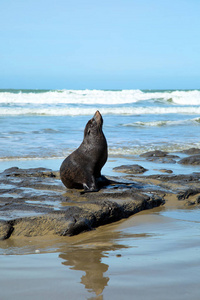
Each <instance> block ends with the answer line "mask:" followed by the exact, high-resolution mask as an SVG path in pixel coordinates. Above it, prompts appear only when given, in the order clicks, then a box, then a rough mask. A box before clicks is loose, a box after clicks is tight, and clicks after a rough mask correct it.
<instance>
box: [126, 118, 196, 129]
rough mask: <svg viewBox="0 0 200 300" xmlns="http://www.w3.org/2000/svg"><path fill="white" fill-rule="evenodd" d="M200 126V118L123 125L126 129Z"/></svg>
mask: <svg viewBox="0 0 200 300" xmlns="http://www.w3.org/2000/svg"><path fill="white" fill-rule="evenodd" d="M187 124H188V125H191V124H194V125H200V118H193V119H186V120H178V121H152V122H141V121H138V122H134V123H128V124H122V126H125V127H149V126H150V127H155V126H158V127H160V126H178V125H181V126H182V125H187Z"/></svg>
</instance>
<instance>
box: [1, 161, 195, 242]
mask: <svg viewBox="0 0 200 300" xmlns="http://www.w3.org/2000/svg"><path fill="white" fill-rule="evenodd" d="M136 167H137V168H136V169H137V171H138V169H139V170H141V168H139V167H138V165H137V166H136ZM129 168H130V170H131V171H132V170H133V167H131V166H129ZM129 168H128V167H124V166H122V168H121V171H122V172H125V174H123V175H122V176H120V177H114V178H109V179H111V180H112V184H110V185H108V186H106V187H104V188H102V189H101V190H100V191H99V192H96V193H81V191H79V190H67V189H66V188H65V187H64V186H63V185H62V183H61V181H60V178H59V173H58V172H54V171H52V170H49V169H44V168H36V169H19V168H17V167H16V168H10V169H7V170H5V171H4V172H2V173H0V239H8V238H10V237H11V236H15V237H16V236H27V237H30V236H44V235H47V234H57V235H60V236H65V235H68V236H70V235H76V234H78V233H80V232H83V231H88V230H92V229H94V228H96V227H98V226H100V225H104V224H108V223H111V222H115V221H118V220H120V219H122V218H127V217H129V216H131V215H133V214H135V213H137V212H139V211H142V210H145V209H150V208H153V207H158V206H160V205H164V204H165V202H167V201H168V199H169V198H170V197H171V195H173V196H175V198H176V199H177V201H179V202H181V203H182V205H187V206H188V205H189V206H191V205H198V204H199V203H200V185H199V182H200V173H193V174H190V175H173V174H159V175H151V176H144V175H138V174H137V173H138V172H135V173H136V174H134V173H133V174H132V173H131V171H130V170H128V169H129ZM134 168H135V165H134ZM142 170H143V169H142Z"/></svg>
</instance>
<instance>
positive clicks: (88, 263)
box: [0, 207, 200, 300]
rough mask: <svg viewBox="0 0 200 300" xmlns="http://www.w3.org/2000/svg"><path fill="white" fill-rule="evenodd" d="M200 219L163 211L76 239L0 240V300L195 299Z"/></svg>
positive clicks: (199, 265) (199, 213) (188, 212)
mask: <svg viewBox="0 0 200 300" xmlns="http://www.w3.org/2000/svg"><path fill="white" fill-rule="evenodd" d="M180 215H181V217H180ZM199 217H200V210H198V209H197V210H196V209H195V210H183V209H181V210H178V211H177V210H173V209H170V208H167V209H166V208H164V207H161V208H155V209H153V210H150V211H146V212H141V213H139V214H137V215H135V216H133V217H131V218H129V219H127V220H122V221H120V222H117V223H115V224H111V225H106V226H103V227H100V228H98V229H96V230H94V231H92V232H88V233H83V234H80V235H79V236H77V237H72V238H69V237H63V238H58V237H56V238H55V237H46V238H43V239H41V238H38V239H37V238H32V239H27V240H25V239H22V240H21V241H19V240H15V239H10V240H8V241H4V242H2V241H1V242H0V246H1V247H2V248H1V254H4V255H1V256H0V265H1V269H0V283H1V287H2V288H1V299H13V297H14V298H15V299H36V298H37V299H55V297H59V299H120V300H121V299H132V298H133V295H134V298H135V299H147V298H148V299H193V300H195V299H196V300H197V299H199V293H200V285H199V276H198V275H199V271H200V260H199V257H200V239H199V236H200V226H199V225H200V224H199V221H197V220H199V219H200V218H199ZM36 253H37V254H36ZM16 254H18V255H16ZM10 286H12V289H10Z"/></svg>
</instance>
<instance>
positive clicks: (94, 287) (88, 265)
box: [59, 249, 109, 295]
mask: <svg viewBox="0 0 200 300" xmlns="http://www.w3.org/2000/svg"><path fill="white" fill-rule="evenodd" d="M103 256H104V255H103V253H102V251H101V250H91V249H82V250H81V249H73V251H72V252H68V253H62V254H60V255H59V257H61V258H62V259H63V260H64V262H62V263H63V264H64V265H66V266H71V269H73V270H79V271H84V272H85V275H83V276H82V277H81V283H82V284H84V285H85V288H86V289H87V290H88V291H90V292H95V294H96V295H100V294H101V293H102V292H103V290H104V288H105V287H106V286H107V284H108V281H109V278H108V277H107V276H105V272H106V271H107V270H108V265H107V264H104V263H102V262H101V258H102V257H103Z"/></svg>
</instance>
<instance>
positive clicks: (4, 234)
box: [0, 220, 14, 240]
mask: <svg viewBox="0 0 200 300" xmlns="http://www.w3.org/2000/svg"><path fill="white" fill-rule="evenodd" d="M13 230H14V228H13V226H12V224H10V223H9V222H6V221H1V220H0V240H5V239H8V238H9V237H10V236H11V234H12V232H13Z"/></svg>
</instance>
